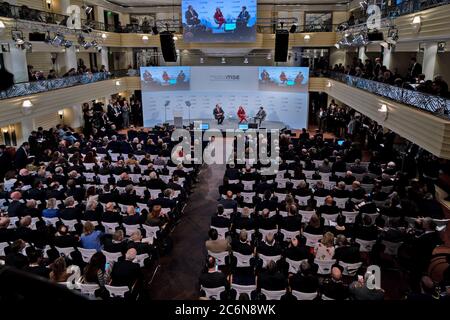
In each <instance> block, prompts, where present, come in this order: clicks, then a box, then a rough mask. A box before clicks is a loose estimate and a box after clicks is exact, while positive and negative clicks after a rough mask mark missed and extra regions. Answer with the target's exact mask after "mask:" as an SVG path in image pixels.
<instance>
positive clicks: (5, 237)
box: [0, 217, 15, 242]
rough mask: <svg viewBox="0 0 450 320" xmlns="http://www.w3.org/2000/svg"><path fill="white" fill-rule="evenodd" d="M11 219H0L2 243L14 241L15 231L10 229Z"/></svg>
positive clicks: (0, 240)
mask: <svg viewBox="0 0 450 320" xmlns="http://www.w3.org/2000/svg"><path fill="white" fill-rule="evenodd" d="M9 223H10V219H9V218H7V217H1V218H0V242H10V241H13V240H14V237H15V233H14V229H8V226H9Z"/></svg>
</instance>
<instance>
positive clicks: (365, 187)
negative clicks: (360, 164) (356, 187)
mask: <svg viewBox="0 0 450 320" xmlns="http://www.w3.org/2000/svg"><path fill="white" fill-rule="evenodd" d="M361 188H363V189H364V190H365V191H366V193H369V192H372V189H373V184H365V183H361Z"/></svg>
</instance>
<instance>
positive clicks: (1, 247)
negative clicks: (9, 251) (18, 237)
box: [0, 242, 9, 257]
mask: <svg viewBox="0 0 450 320" xmlns="http://www.w3.org/2000/svg"><path fill="white" fill-rule="evenodd" d="M7 247H9V243H8V242H0V257H3V256H5V249H6V248H7Z"/></svg>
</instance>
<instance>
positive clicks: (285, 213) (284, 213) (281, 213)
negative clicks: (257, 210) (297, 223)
mask: <svg viewBox="0 0 450 320" xmlns="http://www.w3.org/2000/svg"><path fill="white" fill-rule="evenodd" d="M278 214H279V215H280V216H281V217H283V218H284V217H287V216H288V213H287V211H283V210H280V211H278Z"/></svg>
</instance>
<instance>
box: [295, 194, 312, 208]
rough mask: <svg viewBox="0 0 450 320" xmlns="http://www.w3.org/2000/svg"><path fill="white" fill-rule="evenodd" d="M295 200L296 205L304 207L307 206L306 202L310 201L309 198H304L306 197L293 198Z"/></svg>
mask: <svg viewBox="0 0 450 320" xmlns="http://www.w3.org/2000/svg"><path fill="white" fill-rule="evenodd" d="M295 199H297V200H298V204H299V205H300V206H306V205H307V204H308V200H309V199H311V197H310V196H306V197H300V196H295Z"/></svg>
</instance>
